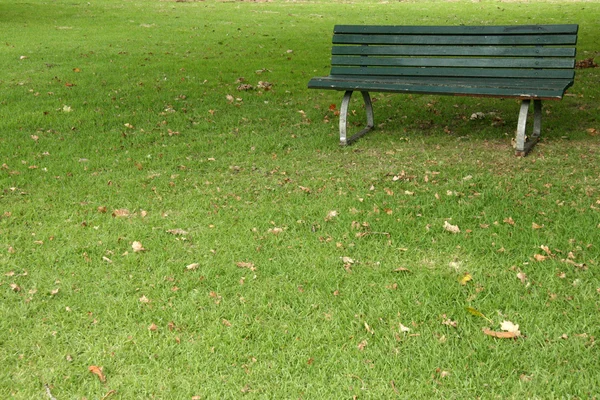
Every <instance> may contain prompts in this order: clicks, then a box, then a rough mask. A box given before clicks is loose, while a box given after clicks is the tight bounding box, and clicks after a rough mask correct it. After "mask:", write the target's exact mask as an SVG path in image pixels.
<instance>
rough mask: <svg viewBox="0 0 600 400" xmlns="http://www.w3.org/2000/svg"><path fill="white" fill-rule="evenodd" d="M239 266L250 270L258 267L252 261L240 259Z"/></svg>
mask: <svg viewBox="0 0 600 400" xmlns="http://www.w3.org/2000/svg"><path fill="white" fill-rule="evenodd" d="M235 265H237V267H238V268H248V269H249V270H250V271H256V267H255V266H254V264H253V263H251V262H245V261H240V262H238V263H236V264H235Z"/></svg>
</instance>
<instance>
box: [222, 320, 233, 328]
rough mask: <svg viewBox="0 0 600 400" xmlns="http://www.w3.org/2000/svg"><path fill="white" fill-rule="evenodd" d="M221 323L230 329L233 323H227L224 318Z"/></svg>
mask: <svg viewBox="0 0 600 400" xmlns="http://www.w3.org/2000/svg"><path fill="white" fill-rule="evenodd" d="M221 322H223V325H225V326H228V327H229V326H231V322H229V321H227V320H226V319H224V318H223V321H221Z"/></svg>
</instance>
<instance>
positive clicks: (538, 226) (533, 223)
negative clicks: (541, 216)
mask: <svg viewBox="0 0 600 400" xmlns="http://www.w3.org/2000/svg"><path fill="white" fill-rule="evenodd" d="M543 227H544V225H538V224H536V223H535V222H532V223H531V229H542V228H543Z"/></svg>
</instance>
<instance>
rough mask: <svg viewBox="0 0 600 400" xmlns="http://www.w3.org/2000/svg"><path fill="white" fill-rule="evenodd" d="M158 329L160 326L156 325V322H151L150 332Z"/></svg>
mask: <svg viewBox="0 0 600 400" xmlns="http://www.w3.org/2000/svg"><path fill="white" fill-rule="evenodd" d="M157 329H158V326H156V324H155V323H154V322H153V323H151V324H150V326H149V327H148V330H149V331H150V332H154V331H156V330H157Z"/></svg>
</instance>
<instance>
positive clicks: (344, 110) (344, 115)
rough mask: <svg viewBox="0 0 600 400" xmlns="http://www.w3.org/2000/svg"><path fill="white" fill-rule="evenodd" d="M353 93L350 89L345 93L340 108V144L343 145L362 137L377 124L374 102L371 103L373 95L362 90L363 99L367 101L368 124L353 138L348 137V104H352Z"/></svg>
mask: <svg viewBox="0 0 600 400" xmlns="http://www.w3.org/2000/svg"><path fill="white" fill-rule="evenodd" d="M352 93H353V91H352V90H348V91H347V92H346V93H345V94H344V99H343V100H342V107H341V109H340V145H342V146H345V145H348V144H350V143H352V142H354V141H355V140H356V139H358V138H360V137H361V136H364V134H365V133H367V132H369V131H370V130H371V129H372V128H373V126H374V125H375V124H374V118H373V103H371V96H370V95H369V92H363V91H361V93H362V96H363V100H364V101H365V109H366V112H367V126H366V127H365V128H364V129H363V130H361V131H360V132H358V133H356V134H355V135H354V136H352V137H351V138H349V139H347V137H346V125H347V123H348V105H349V104H350V98H351V97H352Z"/></svg>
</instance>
